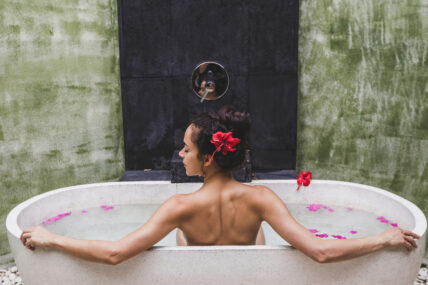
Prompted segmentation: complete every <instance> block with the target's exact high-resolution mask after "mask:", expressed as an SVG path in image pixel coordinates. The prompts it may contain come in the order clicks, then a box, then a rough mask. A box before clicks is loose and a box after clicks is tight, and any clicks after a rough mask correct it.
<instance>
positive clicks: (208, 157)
mask: <svg viewBox="0 0 428 285" xmlns="http://www.w3.org/2000/svg"><path fill="white" fill-rule="evenodd" d="M203 160H204V166H205V167H208V166H210V165H211V164H212V162H213V159H211V155H209V154H206V155H204V157H203Z"/></svg>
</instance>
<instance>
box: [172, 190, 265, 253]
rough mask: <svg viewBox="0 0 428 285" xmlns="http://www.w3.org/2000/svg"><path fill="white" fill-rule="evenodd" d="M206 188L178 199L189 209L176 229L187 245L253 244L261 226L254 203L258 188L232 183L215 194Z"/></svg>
mask: <svg viewBox="0 0 428 285" xmlns="http://www.w3.org/2000/svg"><path fill="white" fill-rule="evenodd" d="M208 187H209V186H208ZM208 187H206V188H204V186H203V187H202V188H201V189H200V190H198V191H196V192H194V193H191V194H186V195H182V197H181V200H182V201H183V203H184V204H185V205H186V208H187V209H189V211H188V214H187V215H185V218H184V219H183V220H182V221H181V223H180V226H179V229H181V230H182V231H183V233H184V236H185V237H186V239H187V244H188V245H250V244H255V242H256V237H257V233H258V231H259V228H260V224H261V222H262V219H261V216H260V214H259V211H258V210H257V207H256V206H255V203H254V199H255V198H256V196H257V194H256V192H258V191H259V189H258V188H257V186H249V185H245V184H241V183H239V182H237V181H233V182H229V183H227V184H225V185H224V186H221V187H220V189H215V191H214V189H209V188H208Z"/></svg>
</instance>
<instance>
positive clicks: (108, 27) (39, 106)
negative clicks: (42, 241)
mask: <svg viewBox="0 0 428 285" xmlns="http://www.w3.org/2000/svg"><path fill="white" fill-rule="evenodd" d="M118 54H119V51H118V36H117V16H116V1H115V0H99V1H74V0H66V1H50V0H49V1H48V0H35V1H31V2H23V1H9V0H5V1H1V2H0V62H1V64H0V197H2V198H1V199H2V201H1V202H0V255H3V254H5V253H7V252H9V251H10V250H9V246H8V242H7V237H6V227H5V224H4V223H5V220H6V215H7V213H8V212H9V211H10V210H11V209H12V208H13V207H14V206H15V205H17V204H18V203H20V202H22V201H24V200H26V199H28V198H30V197H32V196H34V195H36V194H39V193H42V192H45V191H47V190H51V189H55V188H58V187H62V186H67V185H75V184H81V183H90V182H96V181H105V180H114V179H116V178H118V177H120V175H121V174H122V172H123V164H124V162H123V146H122V144H123V143H122V141H123V137H122V115H121V107H120V100H121V99H120V88H119V63H118V58H119V56H118Z"/></svg>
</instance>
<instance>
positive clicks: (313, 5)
mask: <svg viewBox="0 0 428 285" xmlns="http://www.w3.org/2000/svg"><path fill="white" fill-rule="evenodd" d="M427 15H428V2H427V1H426V0H407V1H406V0H392V1H391V0H389V1H387V0H358V1H355V0H342V1H340V0H316V1H315V0H302V1H300V31H299V66H300V67H299V102H298V106H299V107H298V108H299V109H298V157H297V162H298V165H297V167H298V169H299V170H304V169H307V170H311V171H312V172H313V177H314V179H333V180H345V181H352V182H358V183H362V184H368V185H372V186H377V187H380V188H383V189H385V190H389V191H391V192H393V193H396V194H398V195H400V196H402V197H404V198H407V199H408V200H410V201H412V202H414V203H415V204H416V205H418V206H419V207H420V208H421V209H422V210H423V211H424V213H425V215H426V216H428V165H427V162H428V16H427ZM380 206H381V205H380ZM427 247H428V244H427ZM426 252H427V251H426Z"/></svg>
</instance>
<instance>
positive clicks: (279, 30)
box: [248, 0, 299, 74]
mask: <svg viewBox="0 0 428 285" xmlns="http://www.w3.org/2000/svg"><path fill="white" fill-rule="evenodd" d="M248 7H249V8H248V12H249V13H248V14H249V15H248V22H249V35H250V37H249V45H248V46H249V50H248V56H249V66H248V68H249V72H250V73H265V74H278V73H281V74H284V73H288V72H290V71H291V72H297V60H296V59H297V51H298V45H297V44H298V17H297V11H298V9H299V1H277V0H267V1H260V0H252V1H249V5H248Z"/></svg>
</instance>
